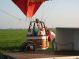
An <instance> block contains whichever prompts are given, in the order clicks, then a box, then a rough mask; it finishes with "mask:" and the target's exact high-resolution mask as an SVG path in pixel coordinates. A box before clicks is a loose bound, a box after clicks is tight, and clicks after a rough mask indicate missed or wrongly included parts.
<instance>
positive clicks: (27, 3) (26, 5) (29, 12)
mask: <svg viewBox="0 0 79 59" xmlns="http://www.w3.org/2000/svg"><path fill="white" fill-rule="evenodd" d="M12 1H13V2H14V3H15V4H16V5H17V6H18V7H19V8H20V10H21V11H22V12H23V13H24V14H25V16H27V17H32V16H33V15H34V14H35V13H36V11H37V10H38V8H39V7H40V5H41V4H42V3H43V2H44V1H46V0H12Z"/></svg>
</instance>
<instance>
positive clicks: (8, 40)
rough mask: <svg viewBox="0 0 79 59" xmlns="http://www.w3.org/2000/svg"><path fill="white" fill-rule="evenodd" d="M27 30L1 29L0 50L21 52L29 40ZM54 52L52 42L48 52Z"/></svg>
mask: <svg viewBox="0 0 79 59" xmlns="http://www.w3.org/2000/svg"><path fill="white" fill-rule="evenodd" d="M26 35H27V30H25V29H18V30H17V29H16V30H15V29H0V50H19V48H20V46H21V45H22V44H23V42H24V41H25V40H27V37H26ZM50 50H52V46H51V42H50V47H49V49H48V51H50Z"/></svg>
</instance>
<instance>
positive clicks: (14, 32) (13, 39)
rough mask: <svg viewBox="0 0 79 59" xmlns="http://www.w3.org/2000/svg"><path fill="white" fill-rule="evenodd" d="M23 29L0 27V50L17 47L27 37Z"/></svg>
mask: <svg viewBox="0 0 79 59" xmlns="http://www.w3.org/2000/svg"><path fill="white" fill-rule="evenodd" d="M26 35H27V30H25V29H0V50H13V49H18V48H19V47H20V46H21V44H22V43H23V42H24V41H25V40H26V39H27V38H26Z"/></svg>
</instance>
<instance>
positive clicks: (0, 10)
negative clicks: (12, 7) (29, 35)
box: [0, 9, 21, 20]
mask: <svg viewBox="0 0 79 59" xmlns="http://www.w3.org/2000/svg"><path fill="white" fill-rule="evenodd" d="M0 12H2V13H5V14H6V15H8V16H11V17H13V18H16V19H19V20H21V19H20V18H18V17H16V16H14V15H12V14H10V13H8V12H6V11H4V10H2V9H0Z"/></svg>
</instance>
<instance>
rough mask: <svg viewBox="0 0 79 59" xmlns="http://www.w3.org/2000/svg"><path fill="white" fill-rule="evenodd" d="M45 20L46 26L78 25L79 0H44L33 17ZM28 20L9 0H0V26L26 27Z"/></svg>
mask: <svg viewBox="0 0 79 59" xmlns="http://www.w3.org/2000/svg"><path fill="white" fill-rule="evenodd" d="M35 18H39V19H43V21H44V20H45V23H46V25H47V26H48V27H79V0H52V1H49V2H44V3H43V4H42V5H41V7H40V8H39V9H38V11H37V13H36V14H35V15H34V16H33V19H35ZM28 24H29V20H26V17H25V15H24V14H23V13H22V12H21V11H20V9H19V8H18V7H17V6H16V5H15V4H14V3H13V2H12V1H11V0H0V28H27V27H28Z"/></svg>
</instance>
